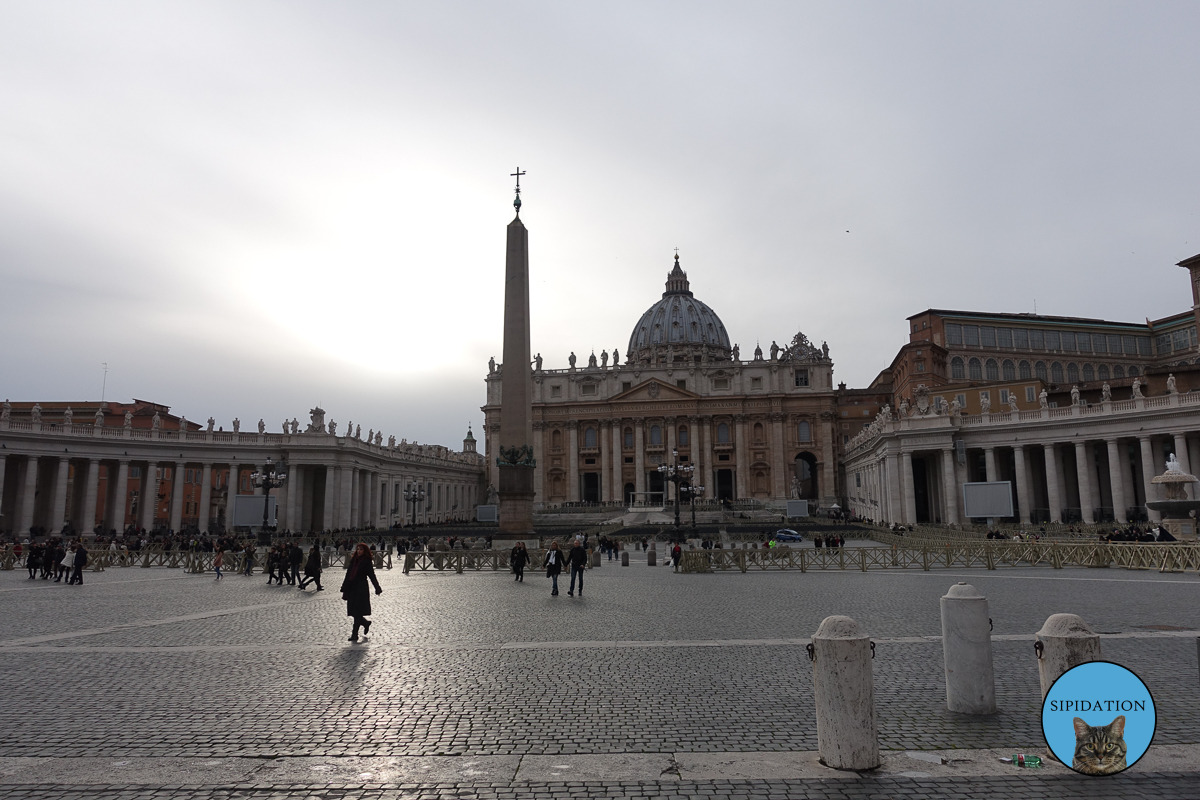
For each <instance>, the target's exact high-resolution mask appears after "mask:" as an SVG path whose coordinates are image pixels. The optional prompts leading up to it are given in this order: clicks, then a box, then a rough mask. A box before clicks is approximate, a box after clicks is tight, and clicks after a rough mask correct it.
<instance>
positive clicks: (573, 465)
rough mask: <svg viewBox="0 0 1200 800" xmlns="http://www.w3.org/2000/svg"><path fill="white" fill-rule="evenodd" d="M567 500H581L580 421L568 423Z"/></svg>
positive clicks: (574, 501) (576, 501)
mask: <svg viewBox="0 0 1200 800" xmlns="http://www.w3.org/2000/svg"><path fill="white" fill-rule="evenodd" d="M567 502H568V503H578V502H579V422H578V421H577V420H571V421H570V422H568V423H567Z"/></svg>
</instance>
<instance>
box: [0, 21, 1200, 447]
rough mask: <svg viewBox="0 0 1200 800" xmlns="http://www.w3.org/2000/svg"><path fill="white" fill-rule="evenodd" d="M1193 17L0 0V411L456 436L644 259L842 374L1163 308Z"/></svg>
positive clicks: (1190, 203)
mask: <svg viewBox="0 0 1200 800" xmlns="http://www.w3.org/2000/svg"><path fill="white" fill-rule="evenodd" d="M1198 30H1200V4H1197V3H1167V2H1156V3H1123V4H1122V3H1102V2H1096V1H1095V0H1089V1H1088V2H1081V3H1044V2H1037V3H1027V4H1022V3H989V4H984V3H915V2H914V3H843V2H838V3H833V2H830V3H824V4H801V3H795V2H790V3H779V4H771V3H732V2H730V3H724V4H711V3H710V4H706V3H698V2H681V3H666V2H661V3H648V2H639V3H619V2H611V0H610V1H609V2H604V3H591V4H587V3H575V2H573V3H563V2H551V3H545V4H535V3H496V2H488V3H484V2H480V3H471V4H454V3H450V2H438V3H419V4H418V3H413V4H405V3H397V2H386V3H384V2H380V3H371V2H338V3H334V2H329V3H304V2H294V1H292V2H287V3H282V2H281V3H273V2H245V0H238V2H228V3H221V2H205V3H187V2H171V3H159V2H146V3H123V2H104V3H78V2H70V3H56V2H48V1H47V0H36V2H35V1H34V0H30V1H29V2H3V3H0V309H2V311H0V337H2V339H3V341H2V343H0V395H4V396H7V397H11V398H12V399H13V400H18V399H19V400H33V399H40V400H60V399H62V400H75V399H78V400H92V399H96V398H98V397H99V396H100V393H101V384H102V377H103V373H102V367H101V364H102V363H104V362H107V364H108V368H109V371H108V378H107V388H106V390H105V391H106V393H107V397H108V398H109V399H113V400H129V399H130V398H131V397H138V398H141V399H147V400H154V401H157V402H160V403H164V404H167V405H169V406H171V407H172V410H173V411H175V412H176V413H183V414H185V415H186V416H187V417H188V418H189V419H194V420H203V419H206V418H207V417H208V416H210V415H211V416H213V417H215V418H216V419H217V422H218V424H220V425H224V426H225V428H226V429H227V430H228V429H229V424H230V420H231V419H232V418H233V417H234V416H238V417H240V418H241V419H242V421H243V424H245V425H247V426H250V427H252V425H253V424H254V423H256V422H257V420H258V419H259V418H260V417H263V418H265V419H266V421H267V424H268V429H269V430H272V431H275V430H278V429H279V424H280V422H281V421H282V420H283V419H284V418H285V417H286V418H288V419H291V418H292V417H297V418H299V419H301V420H304V419H305V418H306V415H307V411H308V409H309V408H311V407H312V406H313V405H315V404H317V403H320V404H321V405H322V406H323V407H324V408H325V409H326V411H327V412H328V416H330V417H332V418H333V419H335V420H337V421H338V422H339V423H341V424H343V425H344V424H345V422H346V421H347V420H348V419H352V420H353V421H355V422H356V423H359V424H361V425H362V427H363V431H364V433H365V431H366V430H367V429H368V428H375V429H382V430H383V431H384V432H385V434H395V435H396V436H397V438H408V439H409V440H413V439H416V440H419V441H422V442H426V441H429V442H439V443H443V444H450V445H454V446H458V442H459V441H460V440H461V438H462V436H463V433H464V432H465V430H466V427H467V423H468V422H472V423H474V425H475V430H476V431H478V430H479V426H480V421H481V419H482V415H481V413H480V411H479V406H480V405H481V404H482V403H483V401H484V384H483V378H484V375H485V373H486V371H487V360H488V357H489V356H493V355H494V356H496V358H497V360H499V358H500V354H501V338H502V331H501V317H502V313H501V309H502V292H503V276H504V233H505V226H506V225H507V224H508V222H509V221H510V220H511V219H512V206H511V202H512V179H511V178H510V177H509V173H511V172H513V171H514V169H515V168H516V167H517V166H518V165H519V166H520V167H521V168H522V169H524V170H527V171H528V174H527V175H526V177H525V178H524V179H523V181H522V187H523V189H524V192H523V200H524V203H525V205H524V210H523V213H522V219H523V220H524V221H525V224H526V225H527V226H528V227H529V230H530V242H531V259H530V260H531V270H532V287H533V289H532V308H533V321H532V329H533V347H534V349H535V351H539V352H541V353H542V354H543V356H544V358H545V366H546V367H547V368H559V367H565V366H566V360H567V355H568V353H569V352H570V351H572V350H574V351H575V353H576V354H578V355H579V356H580V358H581V359H586V356H587V354H588V353H590V352H591V351H592V350H593V349H594V350H595V351H596V353H597V354H599V353H600V351H601V350H602V349H607V350H609V351H611V350H612V349H613V348H614V347H617V348H619V349H620V350H621V353H622V355H624V353H625V350H626V345H627V343H628V340H629V335H630V332H631V330H632V328H633V325H634V323H635V322H636V321H637V320H638V318H639V316H640V315H641V314H642V312H643V311H644V310H645V309H646V308H647V307H648V306H650V305H651V304H652V303H653V302H655V301H656V300H657V299H658V297H659V296H660V295H661V293H662V290H663V281H664V280H665V278H666V273H667V271H668V269H669V268H670V265H671V259H672V256H673V253H674V248H676V247H678V248H679V253H680V258H681V262H682V264H683V266H684V268H685V269H686V270H687V271H688V275H689V278H690V279H691V282H692V289H693V291H694V292H695V293H696V296H697V297H698V298H700V299H701V300H703V301H705V302H706V303H708V304H709V305H710V306H712V307H713V309H714V310H715V311H716V312H717V313H718V314H719V315H720V316H721V318H722V319H723V320H724V322H725V325H726V328H727V329H728V331H729V333H730V336H731V337H732V338H733V340H734V341H735V342H738V343H740V344H741V347H742V353H743V354H744V355H745V354H748V353H750V352H752V351H753V349H754V344H755V342H756V341H761V342H762V343H763V346H764V347H766V346H767V345H769V344H770V342H771V341H772V340H778V341H779V342H780V343H783V342H785V341H787V340H790V339H791V337H792V336H793V335H794V334H795V333H796V331H797V330H803V331H804V332H805V333H806V334H807V335H808V336H809V337H810V338H811V339H813V340H814V341H816V342H818V343H819V342H820V341H822V340H827V341H828V342H829V346H830V353H831V356H832V357H833V359H834V362H835V379H836V380H842V381H846V382H847V383H848V384H849V385H851V386H862V385H866V384H867V383H868V382H869V381H870V380H871V379H872V378H873V377H874V376H875V375H876V374H877V373H878V372H879V370H881V369H882V368H884V367H886V366H887V365H888V363H889V362H890V360H891V358H892V356H893V355H894V354H895V351H896V349H897V348H898V347H899V346H900V345H901V344H902V343H903V342H904V341H905V340H906V336H905V334H906V326H905V321H904V320H905V317H907V316H909V315H910V314H914V313H916V312H918V311H921V310H923V309H925V308H928V307H930V306H933V307H951V308H964V309H972V310H994V311H1009V312H1020V311H1033V309H1034V304H1035V302H1036V304H1037V310H1038V311H1039V312H1041V313H1046V314H1065V315H1080V316H1094V317H1107V318H1111V319H1118V320H1128V321H1137V320H1142V319H1144V318H1146V317H1151V318H1154V317H1161V316H1166V315H1168V314H1173V313H1178V312H1181V311H1185V310H1187V309H1188V308H1189V307H1190V303H1191V298H1190V293H1189V290H1188V282H1187V279H1186V273H1185V272H1184V271H1183V270H1181V269H1179V268H1177V267H1175V266H1174V264H1175V262H1177V261H1180V260H1181V259H1183V258H1185V257H1187V256H1191V255H1193V254H1195V253H1198V252H1200V228H1198V223H1200V218H1198V216H1197V212H1198V210H1200V191H1198V190H1197V187H1198V186H1200V181H1198V180H1197V178H1198V175H1197V167H1198V165H1200V155H1198V154H1200V146H1198V142H1200V138H1198V137H1200V102H1198V101H1200V92H1198V91H1197V81H1198V80H1200V48H1197V47H1196V46H1195V34H1196V31H1198Z"/></svg>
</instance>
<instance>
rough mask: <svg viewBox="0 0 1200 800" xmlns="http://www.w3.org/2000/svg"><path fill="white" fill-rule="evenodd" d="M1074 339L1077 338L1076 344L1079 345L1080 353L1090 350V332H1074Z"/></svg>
mask: <svg viewBox="0 0 1200 800" xmlns="http://www.w3.org/2000/svg"><path fill="white" fill-rule="evenodd" d="M1075 339H1076V340H1077V342H1078V345H1079V352H1081V353H1090V352H1092V336H1091V334H1090V333H1077V334H1075Z"/></svg>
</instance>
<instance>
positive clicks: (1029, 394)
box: [1025, 386, 1034, 403]
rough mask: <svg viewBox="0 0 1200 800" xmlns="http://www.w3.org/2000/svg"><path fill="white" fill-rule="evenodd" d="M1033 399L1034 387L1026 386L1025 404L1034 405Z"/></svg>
mask: <svg viewBox="0 0 1200 800" xmlns="http://www.w3.org/2000/svg"><path fill="white" fill-rule="evenodd" d="M1033 399H1034V398H1033V387H1032V386H1026V387H1025V402H1026V403H1032V402H1033Z"/></svg>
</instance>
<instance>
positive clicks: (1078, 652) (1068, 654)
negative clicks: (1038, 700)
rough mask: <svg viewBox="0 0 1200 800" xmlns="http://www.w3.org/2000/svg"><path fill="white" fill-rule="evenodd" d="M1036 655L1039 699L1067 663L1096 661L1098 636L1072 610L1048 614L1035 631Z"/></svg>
mask: <svg viewBox="0 0 1200 800" xmlns="http://www.w3.org/2000/svg"><path fill="white" fill-rule="evenodd" d="M1033 649H1034V652H1035V653H1037V657H1038V677H1039V678H1041V683H1042V699H1045V697H1046V692H1048V691H1050V687H1051V686H1053V685H1054V682H1055V681H1056V680H1058V677H1059V676H1060V675H1062V674H1063V673H1064V672H1066V671H1067V670H1069V669H1070V668H1071V667H1075V666H1078V665H1080V664H1086V663H1087V662H1089V661H1100V660H1101V656H1100V637H1099V636H1097V635H1096V632H1095V631H1094V630H1092V629H1091V628H1090V627H1088V624H1087V623H1086V622H1084V621H1083V619H1082V618H1081V617H1079V616H1076V615H1075V614H1051V615H1050V616H1049V617H1047V618H1046V622H1045V624H1044V625H1042V629H1041V630H1040V631H1038V632H1037V641H1036V642H1034V645H1033Z"/></svg>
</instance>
